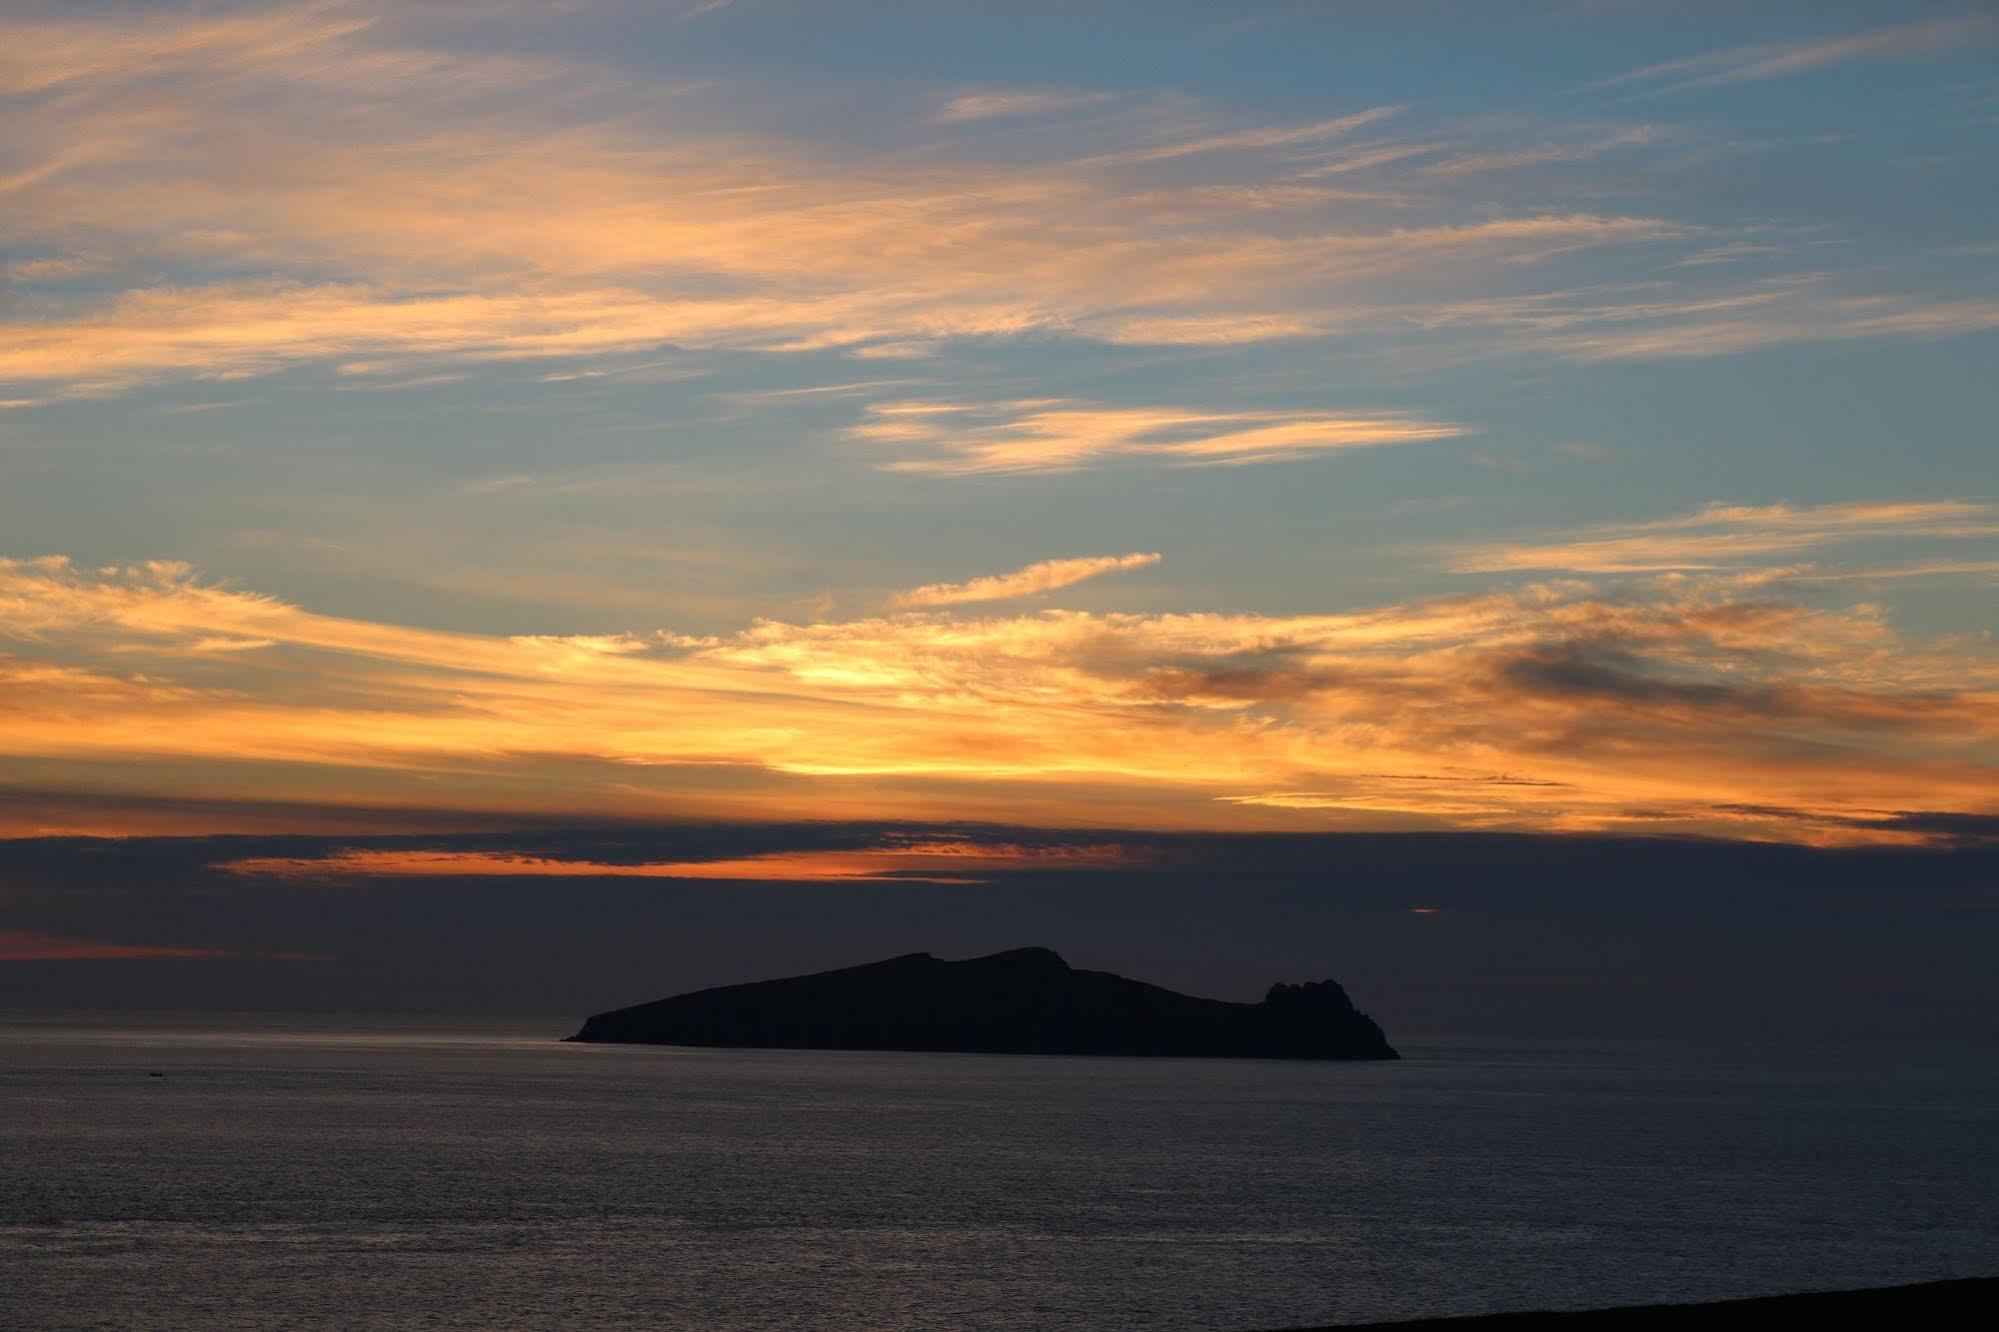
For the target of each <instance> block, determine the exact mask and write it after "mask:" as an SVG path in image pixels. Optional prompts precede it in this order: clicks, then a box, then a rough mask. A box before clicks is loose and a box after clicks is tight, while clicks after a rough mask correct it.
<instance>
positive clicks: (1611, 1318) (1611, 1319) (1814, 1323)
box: [1298, 1279, 1999, 1332]
mask: <svg viewBox="0 0 1999 1332" xmlns="http://www.w3.org/2000/svg"><path fill="white" fill-rule="evenodd" d="M1990 1327H1999V1280H1993V1279H1985V1280H1977V1281H1926V1282H1924V1283H1923V1284H1921V1285H1919V1286H1886V1287H1882V1288H1880V1289H1876V1290H1832V1291H1815V1292H1813V1293H1811V1294H1808V1295H1773V1296H1770V1297H1768V1298H1766V1299H1756V1300H1724V1301H1722V1302H1720V1303H1718V1304H1644V1305H1633V1306H1631V1307H1628V1308H1622V1309H1592V1310H1590V1311H1588V1312H1585V1313H1511V1314H1485V1315H1482V1316H1479V1317H1474V1318H1419V1319H1417V1320H1415V1321H1413V1322H1402V1323H1343V1324H1341V1325H1340V1326H1339V1327H1337V1328H1332V1327H1326V1328H1313V1329H1303V1328H1301V1329H1298V1332H1367V1329H1370V1328H1374V1329H1379V1330H1380V1332H1389V1329H1393V1332H1543V1329H1545V1330H1546V1332H1752V1330H1753V1332H1958V1329H1960V1328H1962V1329H1971V1328H1977V1329H1980V1332H1983V1329H1985V1328H1990Z"/></svg>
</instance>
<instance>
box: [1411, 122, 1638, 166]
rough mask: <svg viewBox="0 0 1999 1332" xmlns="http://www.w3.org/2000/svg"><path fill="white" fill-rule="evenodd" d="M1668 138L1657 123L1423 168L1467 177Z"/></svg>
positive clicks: (1585, 157) (1475, 155) (1569, 159)
mask: <svg viewBox="0 0 1999 1332" xmlns="http://www.w3.org/2000/svg"><path fill="white" fill-rule="evenodd" d="M1665 137H1667V132H1666V131H1665V130H1664V129H1662V128H1661V127H1659V126H1657V125H1638V126H1635V127H1633V128H1631V129H1628V130H1624V131H1621V132H1620V133H1617V134H1612V135H1608V136H1605V137H1599V138H1595V139H1586V140H1582V141H1580V142H1575V143H1543V144H1536V145H1533V146H1531V147H1526V148H1510V149H1503V150H1500V151H1496V152H1478V153H1467V154H1464V155H1462V156H1458V157H1447V158H1444V159H1443V160H1442V161H1439V162H1432V163H1430V164H1429V165H1428V166H1427V167H1425V168H1424V170H1425V171H1427V172H1429V173H1430V174H1432V175H1438V176H1468V175H1472V174H1474V173H1476V172H1481V171H1505V170H1510V169H1513V168H1516V167H1532V166H1552V165H1555V164H1557V163H1562V162H1587V161H1589V160H1591V159H1592V158H1596V157H1601V156H1602V155H1603V154H1605V153H1607V152H1611V151H1613V150H1615V149H1618V148H1629V147H1634V146H1637V145H1640V144H1648V143H1657V142H1659V141H1660V140H1661V139H1663V138H1665Z"/></svg>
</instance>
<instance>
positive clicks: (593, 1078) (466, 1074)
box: [0, 1020, 1999, 1329]
mask: <svg viewBox="0 0 1999 1332" xmlns="http://www.w3.org/2000/svg"><path fill="white" fill-rule="evenodd" d="M556 1034H559V1033H558V1032H557V1031H555V1030H553V1029H547V1030H541V1031H534V1032H514V1031H506V1030H504V1029H501V1028H496V1027H493V1028H485V1029H482V1030H480V1031H474V1032H465V1031H459V1032H445V1031H439V1032H423V1031H416V1030H412V1029H397V1030H392V1031H381V1030H377V1031H340V1030H334V1029H332V1028H330V1027H319V1028H303V1027H295V1028H288V1029H280V1028H276V1027H268V1026H267V1027H265V1028H263V1029H256V1030H237V1031H223V1030H214V1029H201V1028H198V1027H196V1026H194V1025H192V1024H187V1025H181V1026H175V1025H172V1024H167V1023H154V1024H151V1025H147V1026H144V1027H124V1028H117V1029H114V1028H111V1027H106V1026H98V1027H92V1026H87V1025H80V1024H58V1023H53V1022H49V1021H46V1020H31V1021H16V1022H12V1023H7V1024H4V1025H0V1326H4V1327H7V1328H38V1327H49V1328H74V1327H102V1328H147V1327H188V1328H218V1329H219V1328H279V1327H379V1328H390V1327H393V1328H405V1327H424V1328H500V1327H542V1328H587V1327H719V1328H869V1329H890V1328H951V1327H964V1328H1072V1327H1080V1328H1141V1327H1143V1328H1205V1329H1249V1328H1260V1327H1266V1328H1267V1327H1281V1326H1284V1325H1287V1324H1299V1323H1305V1322H1314V1321H1317V1322H1326V1321H1334V1320H1358V1319H1367V1318H1391V1317H1413V1316H1418V1315H1423V1314H1434V1313H1468V1312H1479V1311H1486V1310H1495V1309H1507V1308H1537V1307H1538V1308H1548V1307H1585V1306H1596V1305H1604V1304H1612V1303H1626V1302H1633V1301H1647V1300H1659V1299H1675V1300H1677V1299H1697V1298H1718V1297H1724V1296H1731V1295H1746V1294H1764V1293H1773V1292H1777V1291H1789V1290H1799V1289H1806V1288H1812V1287H1842V1286H1854V1285H1866V1284H1870V1283H1886V1282H1897V1281H1914V1280H1921V1279H1926V1278H1933V1277H1950V1276H1971V1275H1980V1276H1985V1275H1993V1274H1995V1273H1999V1070H1995V1068H1994V1065H1993V1062H1992V1060H1991V1058H1990V1054H1989V1052H1987V1053H1986V1054H1984V1055H1980V1054H1977V1053H1973V1052H1952V1051H1945V1050H1930V1051H1916V1052H1899V1053H1898V1052H1894V1051H1889V1050H1883V1049H1852V1050H1840V1049H1830V1048H1813V1049H1802V1048H1775V1047H1750V1046H1706V1047H1701V1046H1693V1045H1677V1044H1670V1043H1662V1044H1636V1043H1633V1044H1608V1043H1572V1044H1554V1043H1543V1044H1524V1043H1523V1044H1494V1043H1490V1042H1450V1041H1446V1042H1439V1043H1435V1044H1421V1043H1416V1044H1413V1045H1411V1046H1408V1047H1405V1053H1407V1054H1409V1055H1410V1056H1411V1057H1410V1058H1409V1059H1407V1060H1406V1061H1405V1062H1402V1063H1399V1064H1385V1065H1375V1064H1355V1065H1347V1064H1283V1063H1261V1062H1251V1061H1235V1062H1231V1061H1205V1060H1171V1061H1143V1060H1122V1059H1036V1058H1019V1057H987V1056H972V1055H882V1054H859V1053H854V1054H848V1053H840V1054H827V1053H805V1052H787V1051H769V1052H745V1051H691V1050H671V1049H645V1048H619V1047H602V1046H571V1045H561V1044H557V1043H555V1042H554V1041H552V1040H551V1039H549V1038H550V1037H552V1036H554V1035H556ZM153 1072H160V1073H164V1074H165V1076H164V1077H152V1076H149V1075H150V1074H151V1073H153Z"/></svg>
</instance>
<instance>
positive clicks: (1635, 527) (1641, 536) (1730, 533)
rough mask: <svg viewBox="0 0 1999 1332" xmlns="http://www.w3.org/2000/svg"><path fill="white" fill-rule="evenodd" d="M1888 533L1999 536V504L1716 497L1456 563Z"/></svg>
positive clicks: (1690, 551) (1546, 560) (1657, 555)
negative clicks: (1661, 515) (1678, 512)
mask: <svg viewBox="0 0 1999 1332" xmlns="http://www.w3.org/2000/svg"><path fill="white" fill-rule="evenodd" d="M1886 537H1900V538H1905V539H1920V540H1966V539H1980V538H1983V539H1992V538H1999V506H1994V505H1991V504H1984V503H1978V502H1974V501H1970V500H1934V501H1916V502H1906V501H1905V502H1895V501H1865V502H1860V503H1850V504H1821V505H1816V506H1806V507H1794V506H1792V505H1788V504H1772V505H1763V506H1756V505H1744V504H1711V505H1709V506H1707V507H1706V508H1704V509H1700V510H1698V511H1696V512H1694V513H1691V514H1688V515H1686V516H1684V517H1680V518H1668V519H1663V520H1660V521H1656V522H1644V523H1628V524H1622V525H1619V526H1615V527H1608V528H1597V529H1593V530H1592V531H1589V532H1586V533H1584V534H1581V535H1580V536H1578V537H1577V538H1574V539H1571V540H1569V541H1565V542H1561V543H1558V544H1554V545H1534V546H1490V547H1483V548H1480V549H1477V550H1473V551H1468V552H1465V553H1464V554H1462V555H1460V556H1459V557H1458V558H1457V559H1456V561H1455V562H1454V564H1453V567H1454V568H1456V569H1458V570H1459V571H1461V572H1465V573H1496V572H1509V571H1517V570H1526V569H1566V570H1572V571H1574V572H1577V573H1645V572H1654V571H1660V570H1669V569H1689V570H1698V569H1721V568H1729V567H1734V566H1739V565H1741V564H1743V563H1744V562H1746V561H1751V560H1753V559H1755V558H1756V557H1758V556H1767V555H1790V554H1795V553H1797V552H1799V551H1804V550H1809V549H1812V548H1814V547H1819V546H1826V545H1831V544H1834V543H1837V542H1850V541H1867V540H1877V539H1881V538H1886Z"/></svg>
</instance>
